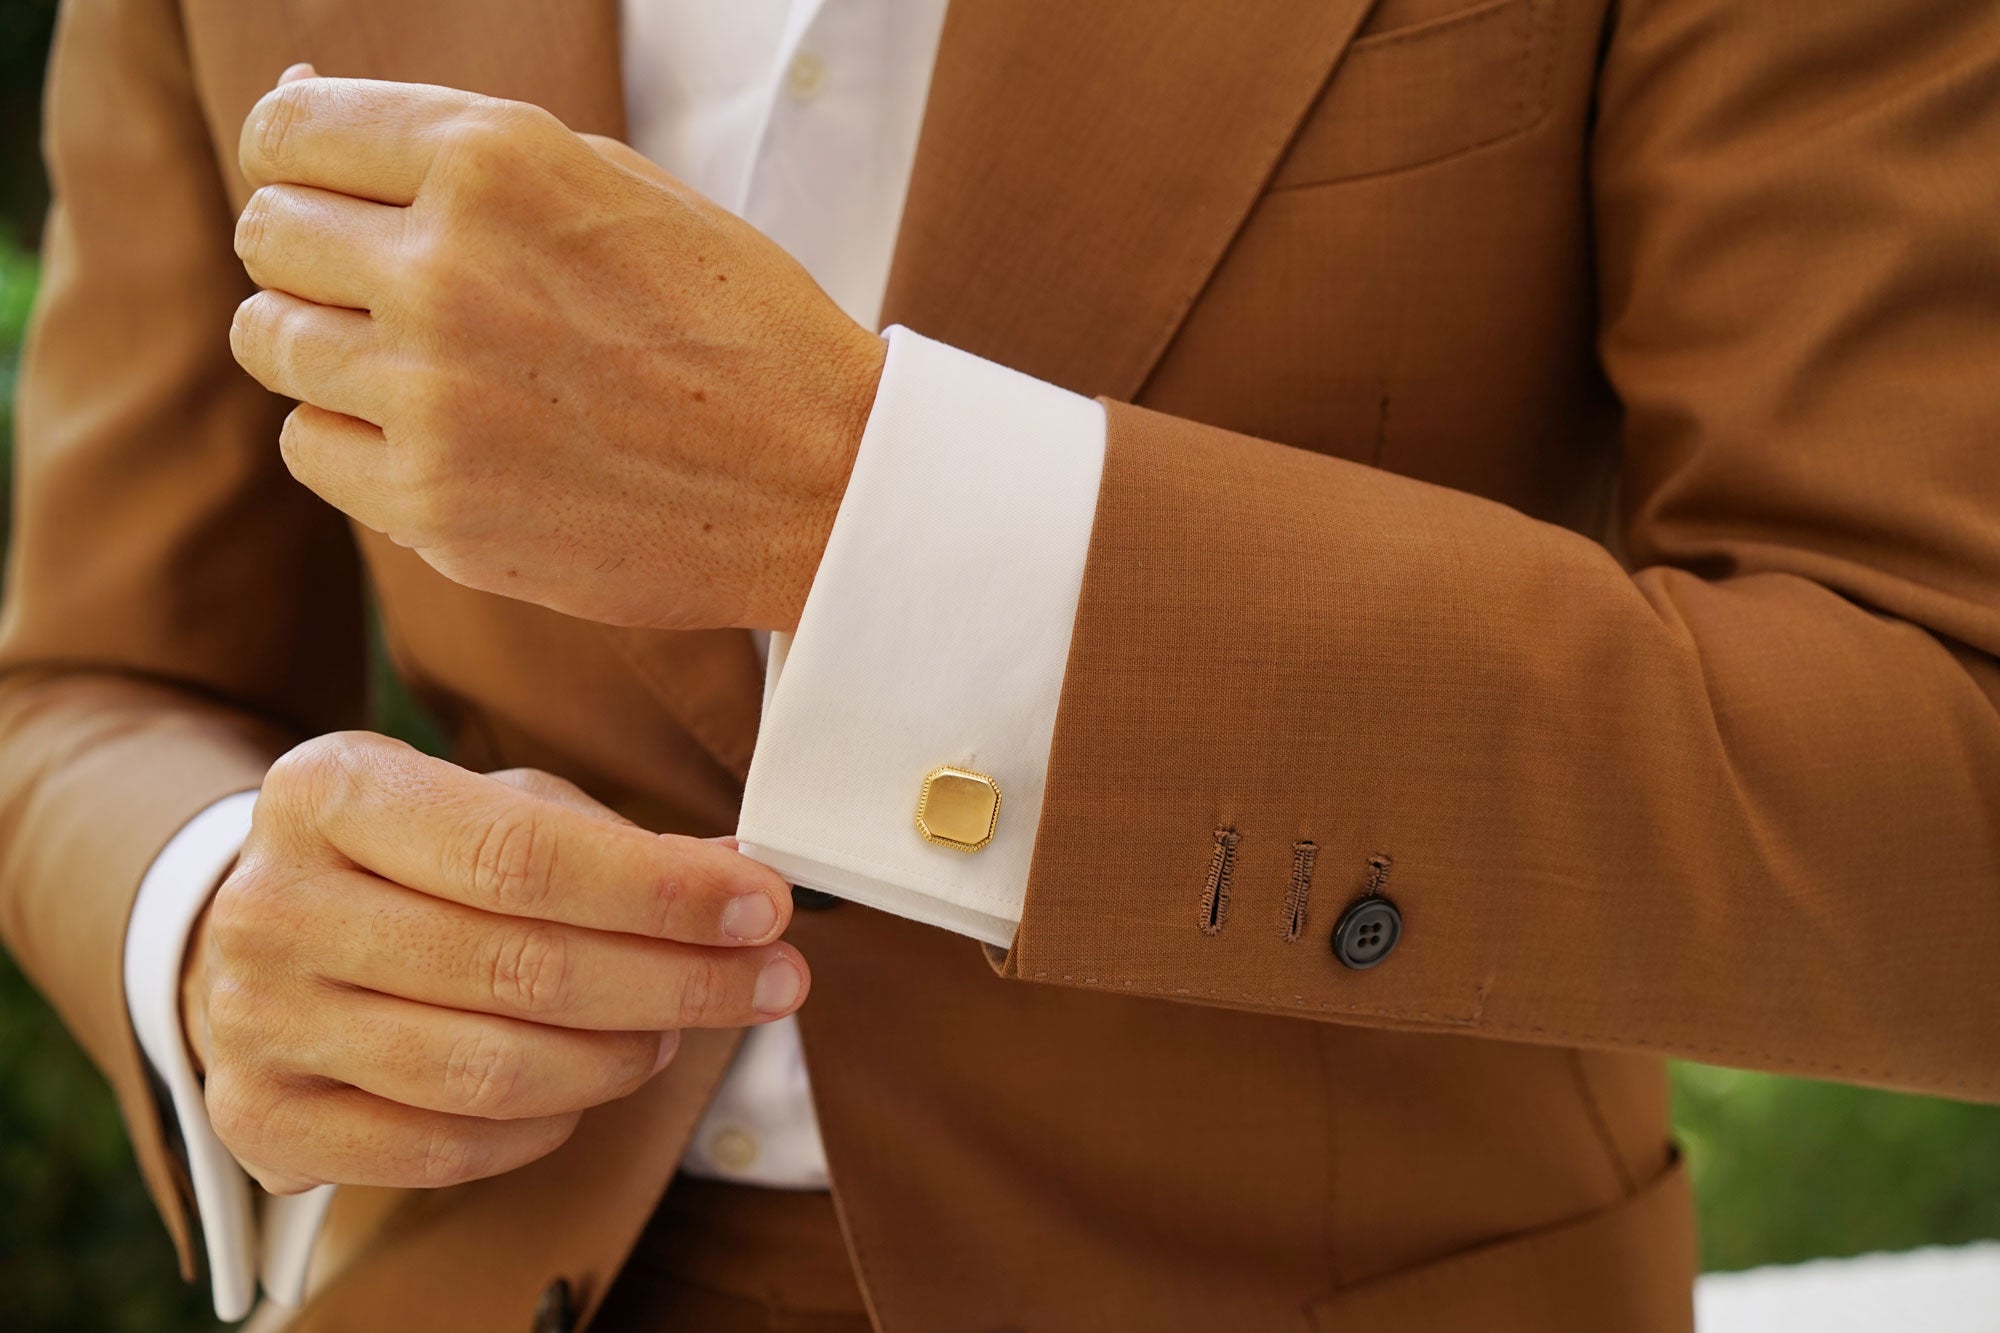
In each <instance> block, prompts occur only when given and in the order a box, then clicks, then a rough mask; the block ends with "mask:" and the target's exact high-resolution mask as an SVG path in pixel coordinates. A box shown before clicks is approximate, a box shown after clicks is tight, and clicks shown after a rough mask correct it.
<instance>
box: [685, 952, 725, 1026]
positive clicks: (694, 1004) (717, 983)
mask: <svg viewBox="0 0 2000 1333" xmlns="http://www.w3.org/2000/svg"><path fill="white" fill-rule="evenodd" d="M727 995H728V980H727V978H726V977H725V976H724V975H723V968H722V965H721V963H719V962H718V961H717V960H716V959H714V958H712V957H710V956H709V955H707V954H706V953H697V954H694V955H693V956H691V957H689V958H688V959H686V960H685V961H684V962H683V963H682V965H681V985H680V1012H681V1021H682V1023H683V1024H684V1025H689V1026H692V1025H695V1024H698V1023H700V1022H701V1021H703V1020H704V1019H706V1018H709V1017H711V1016H713V1015H714V1014H715V1013H717V1012H718V1011H719V1010H720V1009H721V1007H722V1005H723V1002H724V1000H725V999H726V997H727Z"/></svg>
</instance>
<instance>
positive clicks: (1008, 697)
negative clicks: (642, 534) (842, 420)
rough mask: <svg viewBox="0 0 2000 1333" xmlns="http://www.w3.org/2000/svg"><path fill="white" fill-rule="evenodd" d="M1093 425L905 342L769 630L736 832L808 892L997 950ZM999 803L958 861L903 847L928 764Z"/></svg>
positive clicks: (1030, 807) (1032, 818)
mask: <svg viewBox="0 0 2000 1333" xmlns="http://www.w3.org/2000/svg"><path fill="white" fill-rule="evenodd" d="M1104 430H1105V426H1104V409H1103V408H1102V407H1101V406H1100V405H1099V404H1097V403H1096V402H1093V401H1092V400H1091V399H1088V398H1085V397H1082V396H1081V395H1078V394H1073V393H1070V392H1068V391H1067V390H1064V389H1058V388H1056V387H1054V386H1053V385H1049V384H1044V383H1042V382H1041V381H1039V380H1034V379H1030V378H1029V377H1027V376H1025V375H1022V374H1020V373H1019V372H1017V371H1013V370H1008V369H1006V368H1005V367H1003V366H998V365H995V364H994V363H992V362H990V361H984V360H981V359H980V358H979V357H976V356H972V355H970V354H968V353H966V352H961V351H958V350H956V349H955V348H951V347H947V346H945V345H944V344H942V343H937V342H932V341H931V340H930V339H928V338H924V337H922V336H920V335H918V334H915V333H911V332H910V331H909V330H907V329H903V328H895V329H891V330H890V331H889V357H888V362H887V364H886V365H885V366H884V368H883V373H882V383H881V387H880V389H879V390H878V392H877V394H876V398H875V407H874V411H873V412H872V414H871V415H870V416H869V418H868V424H867V427H866V429H865V431H864V433H863V436H862V442H861V450H860V453H859V455H858V456H857V457H856V459H855V464H854V475H853V477H852V478H851V479H850V481H849V482H848V489H847V494H846V497H845V498H844V499H843V500H842V502H841V506H840V513H839V516H838V517H837V518H836V519H835V521H834V525H833V533H832V536H831V537H830V538H829V539H828V541H827V546H826V554H825V555H824V556H823V557H821V560H820V567H819V574H818V577H817V578H816V579H815V581H814V583H813V588H812V594H811V596H810V597H809V598H808V599H807V601H806V607H805V612H804V614H803V615H802V616H801V617H800V619H799V628H798V632H797V634H796V635H794V636H791V637H790V639H789V641H787V636H784V635H774V636H773V637H772V644H771V658H770V665H769V667H768V669H767V675H766V680H767V684H766V689H765V706H764V718H763V724H762V726H761V728H760V730H759V732H758V737H757V749H756V754H755V756H754V757H753V759H752V761H751V765H750V779H749V784H748V786H747V788H746V790H745V792H744V796H743V810H742V814H741V816H740V817H739V820H738V823H737V838H738V840H739V841H740V842H741V844H742V846H743V850H744V851H745V852H746V853H748V854H749V855H751V856H754V857H756V858H757V859H758V860H760V861H763V862H764V863H766V864H767V865H770V866H772V867H773V868H774V869H776V870H777V871H778V872H779V873H780V874H783V875H786V876H787V877H789V878H791V879H792V880H794V881H795V882H797V883H800V884H804V885H806V886H807V887H809V888H814V889H821V890H824V891H825V892H828V893H833V894H838V895H839V896H841V897H843V898H849V899H853V900H854V901H856V902H861V903H866V904H867V905H869V906H870V907H876V908H880V909H882V910H883V911H888V912H894V913H896V914H897V915H899V916H906V917H910V918H912V919H914V920H917V921H923V922H926V923H928V924H931V925H936V926H942V927H944V928H946V929H948V930H955V931H957V932H959V933H960V934H964V935H970V936H972V937H973V938H975V939H979V940H984V941H985V942H987V943H989V944H994V945H1001V946H1005V945H1006V944H1008V943H1010V942H1011V941H1012V940H1013V938H1014V930H1015V927H1016V926H1017V925H1018V924H1019V923H1020V919H1021V903H1022V899H1023V897H1024V896H1025V894H1026V892H1027V885H1028V863H1029V859H1030V857H1031V856H1032V855H1033V853H1034V849H1035V830H1036V827H1037V825H1038V824H1039V823H1040V822H1041V812H1042V789H1043V786H1044V784H1045V783H1046V781H1047V778H1048V758H1049V746H1050V743H1051V740H1052V739H1053V737H1054V734H1055V721H1056V704H1057V701H1058V699H1059V698H1060V696H1061V694H1062V678H1063V667H1064V665H1065V663H1066V662H1067V660H1068V657H1069V640H1070V629H1071V625H1072V622H1073V621H1074V619H1075V615H1076V604H1077V597H1078V594H1079V591H1080V589H1081V587H1082V583H1083V566H1084V560H1085V557H1086V555H1087V554H1088V549H1089V545H1090V529H1091V522H1092V518H1093V516H1094V514H1095V510H1096V506H1097V488H1098V481H1099V478H1100V476H1101V474H1102V472H1103V467H1104ZM947 764H949V765H952V766H955V767H959V768H965V769H970V770H972V771H974V772H978V773H983V774H985V775H986V776H988V777H990V778H992V779H993V781H994V784H995V785H996V786H997V787H998V788H999V789H1000V812H999V819H998V824H997V827H996V829H995V831H994V835H993V841H992V842H991V843H990V844H988V845H987V846H986V847H984V848H982V849H981V850H979V851H976V852H960V851H955V850H952V849H950V848H947V847H941V846H936V845H934V844H932V843H929V842H927V841H925V840H924V838H923V837H922V835H921V834H920V833H919V832H918V831H917V826H916V805H917V794H918V791H919V790H920V788H921V786H922V783H923V779H924V775H925V774H927V773H929V772H930V771H931V770H932V769H934V768H937V767H939V766H940V765H947Z"/></svg>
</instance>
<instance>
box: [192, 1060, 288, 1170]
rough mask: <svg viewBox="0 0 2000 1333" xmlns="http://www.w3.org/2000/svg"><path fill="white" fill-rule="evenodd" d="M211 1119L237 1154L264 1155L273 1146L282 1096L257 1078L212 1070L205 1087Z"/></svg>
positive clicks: (225, 1141) (211, 1123) (205, 1100)
mask: <svg viewBox="0 0 2000 1333" xmlns="http://www.w3.org/2000/svg"><path fill="white" fill-rule="evenodd" d="M202 1099H203V1101H204V1103H205V1104H206V1105H207V1108H208V1122H209V1124H210V1125H211V1126H212V1127H213V1128H214V1129H215V1133H216V1137H218V1138H220V1139H221V1140H222V1141H223V1143H225V1144H227V1145H228V1146H229V1149H230V1151H231V1152H233V1153H235V1154H237V1156H239V1157H242V1156H250V1155H256V1156H262V1155H264V1154H263V1152H262V1150H263V1149H265V1148H267V1147H268V1146H269V1143H270V1140H271V1126H272V1121H273V1117H274V1115H275V1113H276V1111H277V1106H278V1099H277V1098H275V1097H273V1096H272V1095H271V1094H270V1092H269V1090H268V1089H266V1088H264V1087H263V1085H262V1084H260V1083H258V1082H257V1081H256V1080H255V1079H251V1078H245V1077H242V1076H240V1075H236V1074H232V1073H231V1072H230V1071H229V1070H227V1069H221V1068H218V1069H215V1070H212V1071H211V1072H210V1074H209V1076H208V1080H207V1082H206V1083H205V1084H204V1086H203V1088H202Z"/></svg>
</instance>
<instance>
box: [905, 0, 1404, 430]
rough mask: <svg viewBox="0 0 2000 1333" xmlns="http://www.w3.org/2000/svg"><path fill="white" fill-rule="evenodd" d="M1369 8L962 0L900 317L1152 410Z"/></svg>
mask: <svg viewBox="0 0 2000 1333" xmlns="http://www.w3.org/2000/svg"><path fill="white" fill-rule="evenodd" d="M1373 3H1374V0H1282V2H1280V0H1271V2H1269V3H1260V4H1257V5H1250V6H1245V5H1235V4H1211V3H1201V2H1198V0H1184V2H1183V3H1178V4H1141V3H1137V0H1126V2H1124V3H1099V4H1076V3H1073V0H953V3H952V5H951V9H950V11H949V13H948V15H947V17H946V19H945V27H944V36H943V39H942V41H941V43H940V47H939V51H938V64H937V72H936V74H935V76H934V77H933V79H932V82H931V96H930V105H929V108H928V109H927V111H926V114H925V121H924V128H923V135H922V139H921V141H920V144H919V147H918V151H917V166H916V173H915V175H914V177H913V178H912V180H911V182H910V193H909V197H908V200H907V202H906V204H905V206H904V212H903V226H902V233H901V236H900V237H899V239H898V243H897V249H896V256H895V262H894V264H893V266H892V268H891V271H890V280H889V290H888V296H887V299H886V301H885V303H884V311H883V318H884V322H885V323H900V324H907V325H909V326H910V327H911V328H913V329H915V330H917V331H918V332H920V333H923V334H926V335H928V336H930V337H933V338H937V339H940V340H942V341H944V342H948V343H951V344H953V345H954V346H957V347H961V348H964V349H965V350H967V351H971V352H976V353H978V354H979V355H981V356H985V357H987V358H989V359H992V360H995V361H999V362H1001V363H1003V364H1006V365H1009V366H1013V367H1014V368H1015V369H1017V370H1022V371H1026V372H1027V373H1029V374H1031V375H1035V376H1038V377H1040V378H1042V379H1047V380H1051V381H1053V382H1055V383H1058V384H1061V385H1064V386H1065V387H1067V388H1071V389H1074V390H1076V391H1078V392H1082V393H1089V394H1104V395H1108V396H1111V397H1114V398H1131V397H1134V396H1135V395H1137V393H1138V392H1139V390H1140V388H1141V387H1142V385H1143V384H1144V382H1145V379H1146V376H1147V375H1148V374H1149V373H1150V371H1151V370H1152V367H1153V366H1154V364H1155V363H1156V362H1157V361H1158V360H1159V358H1160V356H1161V354H1162V353H1163V352H1164V351H1165V350H1166V347H1167V344H1168V342H1169V340H1170V339H1171V338H1172V337H1173V335H1174V332H1175V330H1176V329H1177V328H1178V327H1179V326H1180V322H1181V320H1182V319H1183V318H1184V317H1185V315H1186V314H1187V311H1188V309H1189V307H1190V306H1191V305H1192V304H1193V302H1194V300H1195V298H1196V297H1197V296H1198V295H1199V294H1200V292H1201V288H1202V286H1203V284H1204V283H1206V282H1207V280H1208V275H1209V274H1210V272H1211V271H1213V269H1214V268H1215V266H1216V264H1217V263H1218V262H1219V261H1220V260H1221V258H1222V255H1223V253H1224V252H1225V251H1226V250H1227V248H1228V246H1229V243H1230V241H1231V239H1232V238H1233V237H1234V236H1235V234H1236V231H1237V228H1238V227H1239V226H1241V225H1242V222H1243V220H1244V218H1245V217H1246V216H1247V215H1248V213H1249V210H1250V208H1251V206H1252V205H1253V204H1254V203H1255V202H1256V199H1257V196H1258V193H1259V191H1260V190H1261V188H1262V186H1263V184H1264V182H1265V181H1266V180H1267V179H1268V178H1269V177H1270V174H1271V170H1272V168H1273V167H1274V166H1275V165H1276V163H1277V161H1278V158H1279V156H1280V155H1281V154H1282V153H1283V151H1284V149H1285V147H1286V145H1287V144H1288V143H1289V142H1290V140H1291V137H1292V133H1293V131H1294V129H1295V128H1296V127H1297V126H1298V124H1299V122H1300V120H1301V118H1302V117H1303V116H1304V115H1305V113H1306V111H1307V110H1308V109H1309V108H1310V107H1311V105H1312V103H1313V99H1314V97H1315V96H1316V95H1317V93H1318V92H1319V90H1320V88H1321V86H1322V85H1323V84H1324V83H1325V82H1326V79H1327V77H1328V75H1329V74H1330V73H1331V72H1332V70H1333V67H1334V65H1335V63H1336V62H1337V61H1338V60H1339V58H1340V55H1341V53H1342V51H1344V50H1345V49H1346V47H1347V44H1348V42H1349V41H1351V40H1352V39H1353V35H1354V32H1355V30H1356V29H1357V28H1359V27H1360V25H1361V22H1362V20H1363V19H1364V18H1365V17H1366V16H1367V13H1368V10H1369V8H1370V7H1371V6H1372V4H1373Z"/></svg>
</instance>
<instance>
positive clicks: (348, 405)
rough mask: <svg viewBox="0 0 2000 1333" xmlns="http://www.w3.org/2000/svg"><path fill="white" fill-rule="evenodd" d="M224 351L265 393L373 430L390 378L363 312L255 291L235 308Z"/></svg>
mask: <svg viewBox="0 0 2000 1333" xmlns="http://www.w3.org/2000/svg"><path fill="white" fill-rule="evenodd" d="M229 348H230V350H231V351H233V352H234V353H236V361H237V364H239V365H241V366H242V367H243V368H244V369H245V370H247V371H249V372H250V374H251V377H252V378H254V379H255V380H256V381H257V382H258V383H259V384H262V385H263V386H264V387H265V388H267V389H269V390H271V392H273V393H278V394H283V395H284V396H285V397H287V398H296V399H298V400H299V401H300V402H302V403H310V404H312V405H313V406H314V407H317V408H320V409H322V410H324V411H327V412H338V413H339V414H340V415H342V416H346V417H354V418H358V419H359V420H362V421H366V422H369V423H371V424H380V422H381V421H382V420H383V414H384V412H385V410H386V408H387V402H386V399H387V398H388V395H389V388H388V382H389V379H390V376H389V375H388V373H387V370H386V368H385V366H384V365H383V356H382V352H381V344H380V340H379V339H378V338H377V337H376V332H375V324H374V321H373V320H371V319H370V318H369V317H368V315H367V314H366V312H364V311H360V310H344V309H341V308H339V307H337V306H327V305H314V304H313V303H312V302H311V301H302V300H300V299H299V298H298V297H296V296H291V295H287V294H286V293H284V292H258V293H257V294H256V295H255V296H252V297H250V298H249V299H248V300H246V301H245V302H243V304H241V305H239V306H237V307H236V318H235V319H234V320H232V321H231V322H230V325H229Z"/></svg>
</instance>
